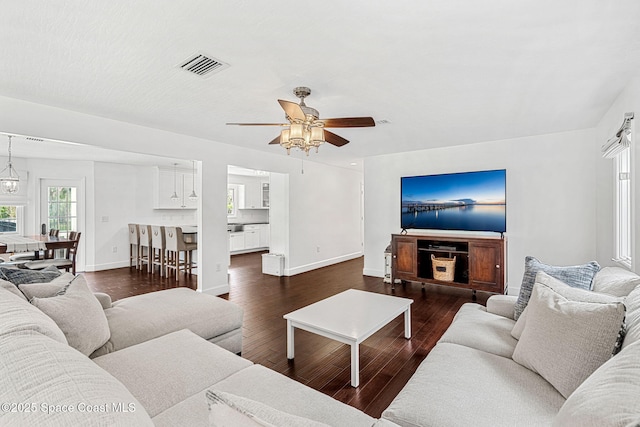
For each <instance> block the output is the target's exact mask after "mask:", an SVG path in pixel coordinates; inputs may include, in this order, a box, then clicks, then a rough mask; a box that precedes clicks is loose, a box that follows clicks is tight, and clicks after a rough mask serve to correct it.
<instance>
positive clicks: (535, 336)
mask: <svg viewBox="0 0 640 427" xmlns="http://www.w3.org/2000/svg"><path fill="white" fill-rule="evenodd" d="M527 307H528V310H527V319H526V323H525V325H524V329H523V331H522V335H521V336H520V340H519V341H518V344H517V345H516V348H515V350H514V352H513V360H514V361H515V362H517V363H519V364H521V365H522V366H524V367H526V368H528V369H531V370H532V371H534V372H537V373H538V374H540V376H541V377H543V378H544V379H545V380H547V381H548V382H549V383H550V384H551V385H552V386H554V387H555V388H556V390H558V391H559V392H560V394H562V395H563V396H564V397H565V398H568V397H569V395H571V393H573V391H574V390H575V389H576V388H577V387H578V386H579V385H580V384H582V382H583V381H584V380H585V379H586V378H587V377H589V375H591V374H592V373H593V372H594V371H595V370H596V369H598V367H600V365H602V364H603V363H604V362H606V361H607V360H608V359H609V358H610V357H611V353H612V351H613V349H614V347H615V344H616V341H617V338H618V333H619V331H620V327H621V325H622V322H623V321H624V315H625V307H624V304H623V303H622V302H619V301H616V302H605V303H597V302H577V301H571V300H569V299H567V298H565V297H564V296H562V295H561V294H560V293H558V292H556V291H555V290H554V289H552V288H551V287H548V286H546V285H545V284H543V283H536V284H535V285H534V287H533V292H532V294H531V299H530V300H529V304H528V306H527Z"/></svg>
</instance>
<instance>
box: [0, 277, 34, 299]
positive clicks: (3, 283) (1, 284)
mask: <svg viewBox="0 0 640 427" xmlns="http://www.w3.org/2000/svg"><path fill="white" fill-rule="evenodd" d="M0 288H2V289H6V290H7V291H9V292H11V293H12V294H14V295H17V296H19V297H21V298H22V299H23V300H25V301H26V300H27V298H26V297H25V296H24V294H23V293H22V292H20V289H18V287H17V286H16V285H14V284H13V283H11V282H9V281H7V280H4V279H0Z"/></svg>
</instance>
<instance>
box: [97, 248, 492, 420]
mask: <svg viewBox="0 0 640 427" xmlns="http://www.w3.org/2000/svg"><path fill="white" fill-rule="evenodd" d="M362 269H363V259H362V258H359V259H355V260H351V261H347V262H343V263H340V264H336V265H333V266H329V267H325V268H321V269H318V270H314V271H310V272H307V273H303V274H299V275H296V276H292V277H275V276H269V275H264V274H262V264H261V254H260V253H254V254H245V255H235V256H233V257H232V258H231V268H230V272H229V274H230V288H231V290H230V292H229V294H228V295H223V297H224V298H228V299H229V300H230V301H233V302H234V303H236V304H238V305H240V306H241V307H242V308H243V309H244V331H243V337H244V342H243V349H242V356H243V357H245V358H247V359H249V360H251V361H253V362H254V363H259V364H261V365H264V366H266V367H268V368H271V369H273V370H275V371H277V372H280V373H282V374H284V375H287V376H289V377H291V378H293V379H295V380H297V381H299V382H301V383H303V384H306V385H308V386H310V387H313V388H314V389H316V390H319V391H321V392H323V393H325V394H327V395H329V396H332V397H334V398H336V399H338V400H340V401H342V402H345V403H347V404H349V405H352V406H354V407H356V408H358V409H361V410H363V411H364V412H366V413H367V414H369V415H371V416H373V417H379V416H380V414H381V412H382V411H383V410H384V409H385V408H386V407H387V406H388V405H389V404H390V403H391V401H392V400H393V398H394V397H395V396H396V395H397V394H398V393H399V392H400V390H401V389H402V387H403V386H404V385H405V384H406V382H407V381H408V380H409V378H410V377H411V375H412V374H413V373H414V372H415V370H416V368H417V367H418V365H419V364H420V363H421V362H422V360H424V358H425V357H426V356H427V354H428V353H429V351H430V350H431V348H433V346H434V345H435V343H436V342H437V341H438V339H439V338H440V336H441V335H442V334H443V333H444V331H445V330H446V328H447V327H448V326H449V324H450V323H451V320H452V319H453V316H454V315H455V313H456V312H457V310H458V309H459V308H460V306H461V305H462V304H464V303H466V302H471V291H467V290H461V289H454V288H447V287H441V286H432V285H426V286H425V288H424V289H422V286H421V285H420V284H419V283H412V284H407V285H404V286H403V285H397V286H396V289H395V292H393V291H391V286H390V285H389V284H385V283H383V281H382V279H381V278H376V277H369V276H363V275H362ZM86 277H87V281H88V282H89V284H90V286H92V288H93V289H94V290H96V291H101V292H106V293H108V294H109V295H111V297H112V298H113V299H114V300H115V299H120V298H125V297H127V296H132V295H137V294H142V293H146V292H153V291H157V290H161V289H167V288H170V287H176V286H188V287H191V288H196V284H197V278H196V277H195V276H192V277H191V278H188V277H184V280H183V277H181V280H180V282H179V283H176V282H175V280H174V279H160V278H159V277H158V275H154V276H153V277H152V276H151V275H148V274H146V273H141V272H138V271H135V270H134V269H129V268H124V269H117V270H109V271H104V272H96V273H86ZM350 288H354V289H362V290H366V291H371V292H378V293H382V294H388V295H396V296H401V297H406V298H411V299H413V300H414V303H413V304H412V309H411V316H412V319H411V321H412V324H411V329H412V338H411V339H410V340H406V339H405V338H404V321H403V317H402V316H399V317H398V318H396V319H395V320H394V321H392V322H391V323H390V324H389V325H387V326H385V327H384V328H383V329H381V330H380V331H379V332H377V333H376V334H374V335H373V336H372V337H370V338H369V339H367V340H366V341H365V342H364V343H362V344H361V346H360V386H359V387H358V388H353V387H351V385H350V369H351V368H350V357H351V353H350V349H349V347H348V346H347V345H344V344H340V343H338V342H336V341H332V340H330V339H328V338H324V337H321V336H318V335H315V334H312V333H310V332H306V331H302V330H296V332H295V333H296V358H295V360H294V361H289V360H287V354H286V321H285V320H284V319H283V318H282V316H283V315H284V314H286V313H288V312H290V311H293V310H296V309H298V308H301V307H304V306H306V305H308V304H311V303H314V302H316V301H319V300H321V299H323V298H326V297H329V296H331V295H334V294H336V293H339V292H342V291H343V290H346V289H350ZM488 296H489V295H488V294H485V293H481V292H479V293H478V300H479V302H480V303H483V304H484V303H485V302H486V298H487V297H488Z"/></svg>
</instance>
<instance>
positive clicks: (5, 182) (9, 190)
mask: <svg viewBox="0 0 640 427" xmlns="http://www.w3.org/2000/svg"><path fill="white" fill-rule="evenodd" d="M0 188H2V192H3V193H5V194H15V193H17V192H18V190H20V179H19V178H9V177H7V178H0Z"/></svg>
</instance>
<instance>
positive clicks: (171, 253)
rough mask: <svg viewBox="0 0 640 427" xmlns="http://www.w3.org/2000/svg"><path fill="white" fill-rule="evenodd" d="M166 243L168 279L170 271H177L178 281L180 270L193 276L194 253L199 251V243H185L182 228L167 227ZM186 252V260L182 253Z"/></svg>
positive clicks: (177, 279) (165, 230)
mask: <svg viewBox="0 0 640 427" xmlns="http://www.w3.org/2000/svg"><path fill="white" fill-rule="evenodd" d="M164 232H165V243H166V247H167V264H166V268H167V277H169V269H174V270H175V271H176V281H179V276H180V274H179V273H180V270H183V271H184V272H185V273H189V275H191V267H192V257H193V251H195V250H196V249H198V244H197V243H185V241H184V237H183V235H182V228H180V227H165V229H164ZM181 252H184V260H181V259H180V253H181Z"/></svg>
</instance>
